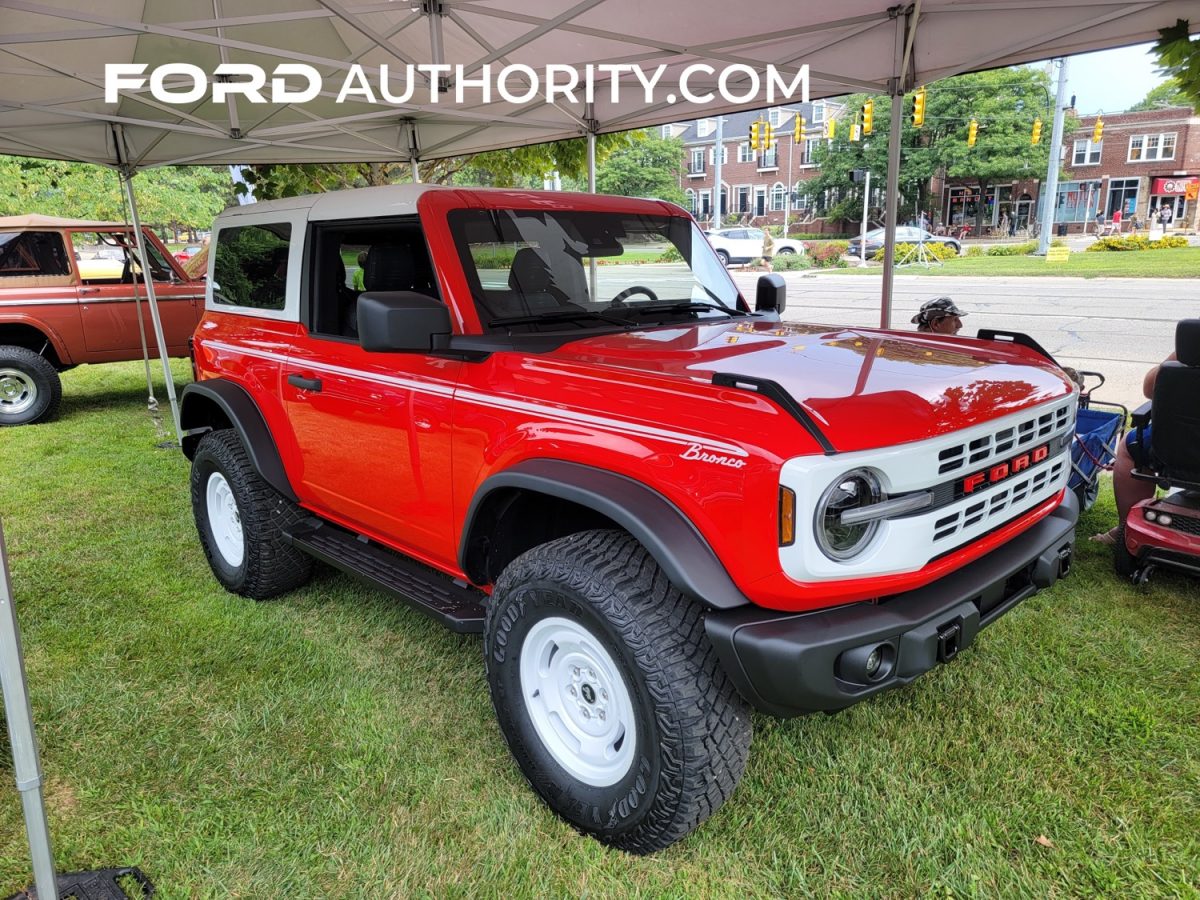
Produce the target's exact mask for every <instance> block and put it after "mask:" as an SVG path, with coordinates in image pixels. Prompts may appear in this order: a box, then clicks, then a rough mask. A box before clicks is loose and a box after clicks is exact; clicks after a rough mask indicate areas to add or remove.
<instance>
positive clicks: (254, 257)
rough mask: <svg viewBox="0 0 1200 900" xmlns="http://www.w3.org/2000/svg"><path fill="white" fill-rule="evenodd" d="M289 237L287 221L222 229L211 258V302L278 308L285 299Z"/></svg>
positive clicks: (280, 307)
mask: <svg viewBox="0 0 1200 900" xmlns="http://www.w3.org/2000/svg"><path fill="white" fill-rule="evenodd" d="M291 237H292V226H291V224H290V223H287V222H279V223H263V224H258V225H241V226H237V227H233V228H224V229H222V230H221V231H220V232H219V233H218V234H217V247H216V256H215V258H214V262H213V279H212V298H213V303H215V304H217V305H218V306H240V307H245V308H247V309H262V310H282V309H283V308H284V306H285V305H286V303H287V282H288V255H289V251H290V247H291Z"/></svg>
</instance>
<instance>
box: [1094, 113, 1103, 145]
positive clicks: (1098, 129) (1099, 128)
mask: <svg viewBox="0 0 1200 900" xmlns="http://www.w3.org/2000/svg"><path fill="white" fill-rule="evenodd" d="M1103 137H1104V120H1103V119H1102V118H1100V117H1099V116H1096V126H1095V127H1094V128H1093V129H1092V143H1093V144H1098V143H1100V141H1101V139H1103Z"/></svg>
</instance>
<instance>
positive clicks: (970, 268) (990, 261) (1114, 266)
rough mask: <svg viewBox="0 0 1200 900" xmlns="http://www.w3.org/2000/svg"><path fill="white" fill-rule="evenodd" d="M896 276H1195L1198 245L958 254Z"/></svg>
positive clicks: (874, 269) (1199, 267) (876, 269)
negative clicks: (1050, 254)
mask: <svg viewBox="0 0 1200 900" xmlns="http://www.w3.org/2000/svg"><path fill="white" fill-rule="evenodd" d="M835 271H840V272H842V273H843V274H847V275H862V274H876V275H877V274H880V273H881V272H882V271H883V266H880V265H875V266H871V267H869V268H867V269H858V268H853V267H852V268H849V269H838V270H835ZM896 274H897V275H974V276H979V275H1007V276H1025V275H1034V276H1047V277H1052V276H1059V277H1062V276H1068V277H1074V278H1198V277H1200V247H1183V248H1180V249H1177V250H1142V251H1129V252H1126V253H1086V252H1079V253H1072V254H1071V258H1070V259H1069V260H1068V261H1067V262H1065V263H1048V262H1046V260H1045V258H1044V257H1040V256H975V257H966V256H960V257H958V259H950V260H946V262H945V263H944V264H943V265H941V266H936V265H935V266H930V267H929V268H925V267H924V266H905V267H904V268H901V269H897V270H896Z"/></svg>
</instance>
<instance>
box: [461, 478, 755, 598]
mask: <svg viewBox="0 0 1200 900" xmlns="http://www.w3.org/2000/svg"><path fill="white" fill-rule="evenodd" d="M517 520H520V521H521V527H520V528H519V529H514V528H511V527H506V525H507V523H511V522H513V521H517ZM604 527H616V528H619V529H621V530H623V531H626V532H628V533H629V534H631V535H632V536H633V537H634V538H635V539H636V540H637V541H638V542H639V543H640V544H641V545H642V546H643V547H645V548H646V550H647V552H648V553H649V554H650V555H651V556H652V557H653V558H654V560H655V562H656V563H658V565H659V567H660V568H661V569H662V570H663V572H664V574H666V576H667V578H668V579H670V581H671V583H672V584H674V585H675V586H676V587H677V588H679V590H680V591H681V592H682V593H683V594H684V595H685V596H687V597H689V598H691V599H693V600H696V601H698V602H700V603H702V604H703V605H705V606H706V607H709V608H713V609H733V608H735V607H739V606H746V605H748V604H749V602H750V601H749V600H747V599H746V597H745V595H744V594H743V593H742V592H741V591H740V590H739V589H738V587H737V586H736V585H735V584H734V583H733V579H732V578H730V576H729V573H728V572H727V571H726V570H725V567H724V566H723V565H722V564H721V561H720V560H719V559H718V558H717V555H716V554H715V553H714V552H713V550H712V547H710V546H709V543H708V541H707V540H706V539H705V538H704V536H703V535H702V534H701V533H700V532H699V531H698V530H697V528H696V527H695V525H693V524H692V522H691V521H690V520H689V519H688V518H687V516H686V515H684V513H683V512H682V511H681V510H680V509H679V508H678V507H677V506H676V505H675V504H674V503H672V502H671V501H670V500H668V499H667V498H666V497H664V496H663V495H662V494H660V493H658V492H657V491H655V490H654V489H653V488H651V487H648V486H646V485H644V484H641V483H640V482H637V481H635V480H633V479H632V478H628V477H626V476H624V475H619V474H617V473H614V472H608V471H605V470H603V469H596V468H593V467H591V466H586V465H582V464H580V463H573V462H566V461H564V460H554V459H531V460H525V461H524V462H521V463H518V464H517V465H515V466H514V467H512V468H511V469H507V470H505V471H503V472H499V473H497V474H495V475H492V476H491V477H490V478H488V479H487V480H485V481H484V482H483V484H482V485H480V487H479V490H478V491H476V493H475V496H474V498H473V499H472V500H471V505H470V507H469V508H468V510H467V515H466V517H465V519H464V527H463V532H462V537H461V540H460V542H459V566H460V568H461V569H462V571H463V572H465V573H466V574H467V576H468V577H469V578H470V579H471V580H472V581H474V582H475V583H476V584H488V583H491V582H494V581H495V579H496V578H497V577H498V576H499V574H500V571H501V570H502V569H503V567H504V566H505V565H507V564H508V563H509V562H511V561H512V559H515V558H516V557H517V556H519V555H520V554H521V553H524V552H525V551H526V550H529V549H532V548H533V547H535V546H537V545H538V544H541V543H545V542H546V541H547V540H553V539H554V538H558V537H563V536H565V535H566V534H570V533H573V532H575V531H583V530H588V529H592V528H604ZM499 534H504V535H505V537H506V540H504V541H500V540H498V539H497V536H498V535H499Z"/></svg>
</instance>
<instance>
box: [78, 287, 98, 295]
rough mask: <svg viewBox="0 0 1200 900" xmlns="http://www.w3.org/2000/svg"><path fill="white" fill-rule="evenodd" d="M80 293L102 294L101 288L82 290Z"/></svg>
mask: <svg viewBox="0 0 1200 900" xmlns="http://www.w3.org/2000/svg"><path fill="white" fill-rule="evenodd" d="M79 293H81V294H98V293H100V288H80V289H79Z"/></svg>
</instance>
